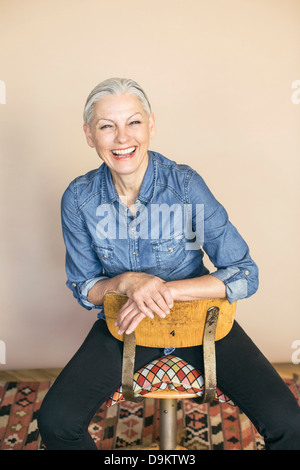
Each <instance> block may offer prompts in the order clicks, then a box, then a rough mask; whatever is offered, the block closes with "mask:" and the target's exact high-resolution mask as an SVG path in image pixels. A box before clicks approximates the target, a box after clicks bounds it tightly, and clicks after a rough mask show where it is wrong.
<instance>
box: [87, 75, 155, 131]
mask: <svg viewBox="0 0 300 470" xmlns="http://www.w3.org/2000/svg"><path fill="white" fill-rule="evenodd" d="M125 93H128V94H131V95H136V96H137V97H138V98H139V99H140V100H141V102H142V105H143V107H144V109H145V111H146V113H147V114H148V115H149V114H150V113H151V106H150V103H149V100H148V98H147V95H146V93H145V92H144V90H143V89H142V87H141V86H140V85H139V84H138V83H136V82H135V81H134V80H131V79H129V78H109V79H107V80H104V81H103V82H101V83H99V84H98V85H97V86H95V88H94V89H93V90H92V91H91V93H90V94H89V96H88V98H87V100H86V103H85V107H84V111H83V119H84V122H85V123H86V124H88V125H89V124H90V122H91V120H92V119H93V111H94V105H95V103H97V102H98V101H99V100H100V99H101V98H103V96H108V95H121V94H125Z"/></svg>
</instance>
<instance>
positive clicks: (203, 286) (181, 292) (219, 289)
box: [166, 274, 226, 300]
mask: <svg viewBox="0 0 300 470" xmlns="http://www.w3.org/2000/svg"><path fill="white" fill-rule="evenodd" d="M166 285H167V287H168V288H169V289H170V291H171V294H172V297H173V299H174V300H195V299H225V298H226V286H225V284H224V282H223V281H221V280H220V279H218V278H216V277H215V276H211V275H210V274H206V275H205V276H201V277H196V278H194V279H183V280H179V281H170V282H166Z"/></svg>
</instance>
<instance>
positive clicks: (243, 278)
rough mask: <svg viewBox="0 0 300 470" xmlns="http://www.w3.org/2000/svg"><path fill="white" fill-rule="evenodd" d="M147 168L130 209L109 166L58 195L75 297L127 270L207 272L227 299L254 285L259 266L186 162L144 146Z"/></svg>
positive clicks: (183, 274)
mask: <svg viewBox="0 0 300 470" xmlns="http://www.w3.org/2000/svg"><path fill="white" fill-rule="evenodd" d="M148 155H149V160H148V167H147V170H146V173H145V175H144V179H143V182H142V186H141V188H140V192H139V195H138V198H137V199H136V201H135V207H136V209H137V213H136V214H135V216H133V215H132V212H131V211H130V210H129V209H128V207H127V206H126V205H125V204H123V203H122V202H121V201H120V198H119V196H118V193H117V191H116V189H115V187H114V184H113V181H112V176H111V173H110V170H109V168H108V166H107V165H106V164H105V163H103V164H102V165H101V166H100V167H99V168H98V169H96V170H92V171H90V172H88V173H87V174H86V175H83V176H80V177H78V178H76V179H75V180H74V181H72V182H71V183H70V185H69V186H68V188H67V189H66V191H65V192H64V194H63V197H62V205H61V214H62V230H63V237H64V242H65V245H66V273H67V286H68V287H69V288H70V289H71V290H72V292H73V295H74V297H75V298H76V299H77V300H78V302H79V304H80V305H82V306H83V307H85V308H86V309H88V310H90V309H92V308H96V309H98V310H99V311H98V317H99V318H105V317H104V309H103V306H98V305H97V306H96V305H94V304H92V303H91V302H89V301H88V292H89V290H90V289H91V288H92V287H93V285H94V284H95V283H96V282H97V281H99V280H101V279H107V278H111V277H113V276H116V275H118V274H121V273H123V272H126V271H136V272H145V273H149V274H153V275H156V276H158V277H160V278H161V279H163V280H165V281H172V280H180V279H188V278H195V277H198V276H203V275H205V274H208V273H209V271H208V269H207V268H206V267H205V266H204V263H203V256H204V252H206V253H207V255H208V257H209V259H210V260H211V262H212V263H213V265H214V266H215V268H216V269H215V271H214V272H211V274H212V275H213V276H215V277H217V278H218V279H221V280H222V281H223V282H224V283H225V285H226V294H227V299H228V301H229V302H230V303H232V302H234V301H236V300H239V299H243V298H246V297H250V296H251V295H252V294H254V293H255V292H256V290H257V288H258V268H257V266H256V264H255V263H254V261H253V260H252V259H251V257H250V254H249V248H248V246H247V244H246V242H245V241H244V240H243V238H242V237H241V235H240V234H239V233H238V231H237V230H236V228H235V227H234V226H233V225H232V224H231V222H230V221H229V218H228V215H227V212H226V210H225V209H224V207H223V206H222V205H221V204H220V203H219V202H218V201H217V200H216V198H215V197H214V196H213V194H212V193H211V191H210V190H209V188H208V187H207V185H206V184H205V182H204V181H203V179H202V177H201V176H200V175H199V174H198V173H197V172H196V171H195V170H193V169H192V168H191V167H189V166H188V165H183V164H177V163H176V162H174V161H171V160H169V159H167V158H166V157H164V156H162V155H161V154H159V153H157V152H153V151H149V152H148Z"/></svg>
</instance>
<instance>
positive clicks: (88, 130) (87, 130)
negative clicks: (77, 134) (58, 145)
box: [83, 123, 95, 148]
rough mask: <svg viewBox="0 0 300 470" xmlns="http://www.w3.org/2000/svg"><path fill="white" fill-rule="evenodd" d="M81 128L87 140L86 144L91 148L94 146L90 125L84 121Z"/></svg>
mask: <svg viewBox="0 0 300 470" xmlns="http://www.w3.org/2000/svg"><path fill="white" fill-rule="evenodd" d="M83 130H84V133H85V137H86V141H87V143H88V145H89V146H90V147H92V148H95V144H94V140H93V136H92V132H91V128H90V126H89V125H88V124H86V123H84V124H83Z"/></svg>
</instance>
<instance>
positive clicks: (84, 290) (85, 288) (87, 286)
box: [80, 276, 107, 308]
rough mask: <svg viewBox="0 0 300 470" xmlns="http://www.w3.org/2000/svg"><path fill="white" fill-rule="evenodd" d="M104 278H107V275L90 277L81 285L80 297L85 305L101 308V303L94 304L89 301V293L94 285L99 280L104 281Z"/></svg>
mask: <svg viewBox="0 0 300 470" xmlns="http://www.w3.org/2000/svg"><path fill="white" fill-rule="evenodd" d="M103 279H107V276H99V277H94V278H92V279H89V280H87V281H85V282H84V283H83V284H82V285H81V286H80V298H81V302H82V303H83V305H85V306H86V307H90V308H100V307H101V306H100V305H94V304H92V303H91V302H89V301H88V293H89V291H90V290H91V288H92V287H94V285H95V284H96V283H97V282H98V281H102V280H103Z"/></svg>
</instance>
